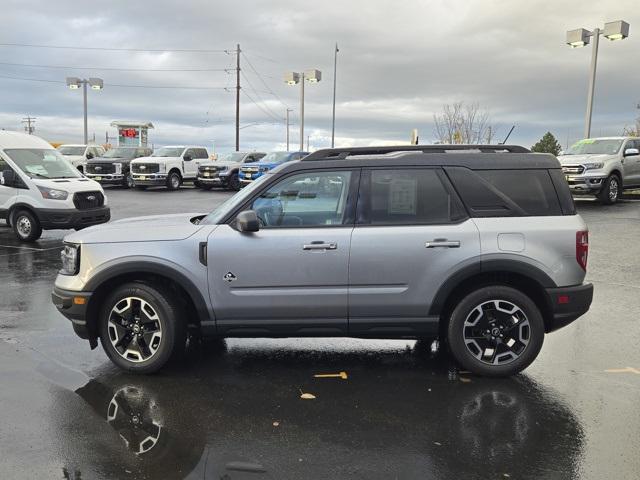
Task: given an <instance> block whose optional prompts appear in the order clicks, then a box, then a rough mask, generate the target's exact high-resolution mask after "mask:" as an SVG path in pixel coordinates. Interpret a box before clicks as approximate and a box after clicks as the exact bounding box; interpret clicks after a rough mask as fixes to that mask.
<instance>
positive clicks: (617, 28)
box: [603, 20, 629, 41]
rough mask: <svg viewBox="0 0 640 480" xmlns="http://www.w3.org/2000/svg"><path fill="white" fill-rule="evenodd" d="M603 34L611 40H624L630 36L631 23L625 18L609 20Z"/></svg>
mask: <svg viewBox="0 0 640 480" xmlns="http://www.w3.org/2000/svg"><path fill="white" fill-rule="evenodd" d="M603 35H604V36H605V38H607V39H609V40H611V41H614V40H623V39H625V38H627V37H628V36H629V24H628V23H627V22H625V21H623V20H618V21H615V22H607V23H605V24H604V32H603Z"/></svg>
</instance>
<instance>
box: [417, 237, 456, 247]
mask: <svg viewBox="0 0 640 480" xmlns="http://www.w3.org/2000/svg"><path fill="white" fill-rule="evenodd" d="M424 246H425V247H426V248H438V247H445V248H460V241H459V240H446V239H443V238H436V239H435V240H432V241H430V242H427V243H425V244H424Z"/></svg>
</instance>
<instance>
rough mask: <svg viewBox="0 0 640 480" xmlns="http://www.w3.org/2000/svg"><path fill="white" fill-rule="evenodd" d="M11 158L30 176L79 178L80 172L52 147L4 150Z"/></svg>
mask: <svg viewBox="0 0 640 480" xmlns="http://www.w3.org/2000/svg"><path fill="white" fill-rule="evenodd" d="M5 153H6V154H7V155H8V156H9V158H10V159H11V160H13V162H14V163H15V164H16V165H17V166H18V168H20V170H22V171H23V172H24V173H26V174H27V175H28V176H29V177H31V178H79V177H82V174H81V173H80V172H79V171H78V170H77V169H76V168H75V167H74V166H73V165H71V163H69V161H68V160H65V158H64V157H63V156H62V155H60V152H58V151H57V150H54V149H52V148H50V149H49V148H48V149H44V148H15V149H9V150H5Z"/></svg>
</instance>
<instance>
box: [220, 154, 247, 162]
mask: <svg viewBox="0 0 640 480" xmlns="http://www.w3.org/2000/svg"><path fill="white" fill-rule="evenodd" d="M244 155H245V154H244V153H241V152H231V153H223V154H222V155H220V157H219V158H218V160H217V161H218V162H239V161H241V160H242V157H244Z"/></svg>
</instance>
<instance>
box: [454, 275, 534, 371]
mask: <svg viewBox="0 0 640 480" xmlns="http://www.w3.org/2000/svg"><path fill="white" fill-rule="evenodd" d="M543 340H544V321H543V319H542V315H541V313H540V310H539V309H538V307H537V306H536V305H535V303H534V302H533V301H532V300H531V298H529V297H528V296H527V295H525V294H524V293H522V292H521V291H519V290H516V289H514V288H511V287H506V286H502V285H495V286H489V287H484V288H480V289H478V290H475V291H473V292H471V293H469V294H467V295H466V296H465V297H464V298H463V299H462V300H461V301H460V302H459V303H458V304H457V306H456V307H455V308H454V309H453V311H452V313H451V316H450V318H449V324H448V328H447V341H448V344H449V349H450V350H451V353H452V354H453V356H454V358H455V359H456V360H457V361H458V363H460V365H462V367H463V368H465V369H467V370H469V371H471V372H473V373H476V374H478V375H485V376H491V377H504V376H509V375H514V374H516V373H518V372H520V371H522V370H524V369H525V368H527V367H528V366H529V365H530V364H531V362H533V360H535V358H536V357H537V356H538V353H539V352H540V349H541V348H542V342H543Z"/></svg>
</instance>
